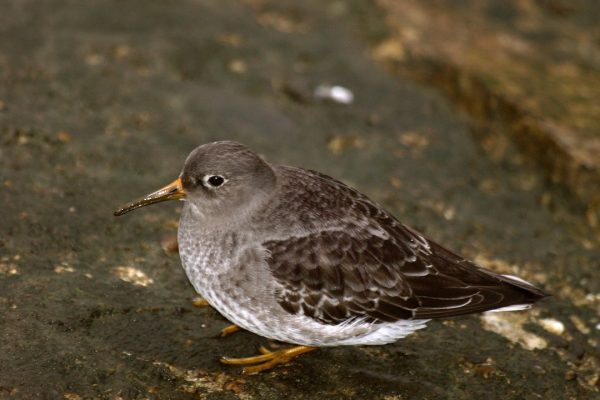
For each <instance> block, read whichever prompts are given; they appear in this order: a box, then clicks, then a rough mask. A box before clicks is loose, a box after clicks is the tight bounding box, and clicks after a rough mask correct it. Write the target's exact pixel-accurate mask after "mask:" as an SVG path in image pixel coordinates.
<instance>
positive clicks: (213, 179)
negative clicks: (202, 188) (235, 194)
mask: <svg viewBox="0 0 600 400" xmlns="http://www.w3.org/2000/svg"><path fill="white" fill-rule="evenodd" d="M204 182H205V183H206V185H207V186H211V187H214V188H216V187H219V186H221V185H222V184H224V183H225V178H223V177H222V176H221V175H210V176H206V177H205V178H204Z"/></svg>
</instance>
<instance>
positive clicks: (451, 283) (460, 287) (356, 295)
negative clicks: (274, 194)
mask: <svg viewBox="0 0 600 400" xmlns="http://www.w3.org/2000/svg"><path fill="white" fill-rule="evenodd" d="M336 184H338V183H337V182H336ZM355 193H357V192H355ZM354 201H355V205H354V206H352V207H351V208H350V209H348V210H347V211H348V213H347V214H346V217H344V218H341V219H339V220H338V223H337V224H333V225H332V224H329V225H328V227H327V229H323V230H313V231H310V232H306V233H303V234H298V235H296V236H290V237H287V238H285V239H283V238H282V239H281V240H269V241H267V242H265V243H264V246H265V248H266V249H267V250H268V251H269V253H270V257H269V258H268V259H267V262H268V265H269V268H270V271H271V273H272V274H273V277H274V278H275V280H276V281H277V282H278V284H279V290H277V291H276V295H277V297H278V302H279V304H280V305H281V306H282V307H283V308H284V309H285V310H286V311H288V312H290V313H292V314H297V313H303V314H305V315H307V316H309V317H312V318H314V319H316V320H319V321H321V322H323V323H328V324H338V323H342V322H345V321H350V320H353V319H358V318H362V319H364V320H366V321H371V322H374V323H378V322H392V321H398V320H402V319H429V318H443V317H451V316H457V315H463V314H469V313H473V312H482V311H487V310H493V309H500V308H505V307H510V306H517V307H518V306H521V305H528V304H531V303H534V302H535V301H536V300H539V299H540V298H541V297H544V296H545V293H544V292H542V291H541V290H539V289H536V288H535V287H533V286H531V285H529V284H528V283H527V282H525V281H522V280H520V279H518V278H516V279H515V278H512V277H508V276H504V275H498V274H495V273H493V272H491V271H487V270H485V269H483V268H481V267H479V266H477V265H476V264H474V263H472V262H470V261H467V260H465V259H463V258H461V257H460V256H458V255H456V254H455V253H453V252H451V251H449V250H447V249H445V248H443V247H442V246H440V245H438V244H436V243H435V242H432V241H430V240H427V239H426V238H424V237H423V236H422V235H421V234H419V233H418V232H416V231H414V230H412V229H410V228H408V227H406V226H405V225H403V224H401V223H400V222H399V221H397V220H396V219H394V218H393V217H392V216H390V215H389V214H387V213H386V212H385V211H383V210H382V209H380V208H378V207H376V206H375V205H374V204H373V203H371V202H370V200H368V199H367V198H366V197H364V196H360V197H359V198H355V199H354ZM336 225H337V226H336Z"/></svg>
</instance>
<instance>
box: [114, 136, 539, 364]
mask: <svg viewBox="0 0 600 400" xmlns="http://www.w3.org/2000/svg"><path fill="white" fill-rule="evenodd" d="M177 199H179V200H183V201H184V205H183V209H182V211H181V217H180V221H179V227H178V232H177V240H178V245H179V254H180V258H181V263H182V265H183V268H184V270H185V273H186V275H187V277H188V279H189V280H190V282H191V284H192V285H193V287H194V289H195V290H196V291H197V292H198V293H199V295H200V296H201V297H202V298H203V299H205V301H206V303H208V304H209V305H210V306H212V307H213V308H215V309H216V310H217V311H218V312H219V313H221V314H222V315H223V316H224V317H225V318H226V319H228V320H229V321H231V322H232V323H233V324H234V325H235V326H237V327H239V328H242V329H245V330H247V331H250V332H252V333H255V334H257V335H259V336H262V337H264V338H267V339H271V340H276V341H280V342H285V343H288V344H291V345H293V346H292V347H290V348H285V349H280V350H277V351H271V350H268V349H267V348H265V347H261V348H260V349H259V350H260V353H261V354H259V355H257V356H253V357H244V358H230V357H222V358H221V361H222V362H223V363H225V364H233V365H242V366H245V368H244V369H243V372H244V373H248V374H253V373H257V372H260V371H264V370H268V369H270V368H272V367H274V366H276V365H278V364H283V363H287V362H288V361H290V360H292V359H294V358H295V357H297V356H299V355H300V354H303V353H307V352H310V351H313V350H315V349H317V348H321V347H331V346H343V345H350V346H352V345H384V344H388V343H393V342H396V341H397V340H399V339H401V338H404V337H405V336H407V335H409V334H411V333H413V332H414V331H416V330H418V329H422V328H424V327H425V326H426V323H427V322H429V321H430V320H432V319H436V318H449V317H455V316H460V315H465V314H472V313H480V312H488V311H516V310H522V309H527V308H529V307H530V306H531V305H532V304H533V303H535V302H537V301H538V300H540V299H542V298H544V297H547V296H549V294H548V293H547V292H545V291H544V290H542V289H539V288H537V287H535V286H534V285H533V284H531V283H529V282H527V281H525V280H523V279H521V278H519V277H516V276H512V275H506V274H499V273H495V272H492V271H490V270H487V269H484V268H483V267H481V266H479V265H477V264H476V263H474V262H472V261H469V260H467V259H465V258H464V257H461V256H459V255H458V254H456V253H455V252H453V251H451V250H448V249H447V248H446V247H443V246H442V245H440V244H438V243H436V242H435V241H433V240H431V239H429V238H427V237H425V236H424V235H423V234H421V233H419V232H418V231H417V230H415V229H412V228H410V227H409V226H407V225H405V224H403V223H401V222H400V221H399V220H398V219H397V218H395V217H394V216H393V215H392V214H391V213H389V212H387V211H386V210H384V209H383V208H382V207H380V206H379V205H377V204H376V203H375V202H374V201H372V200H371V199H369V198H368V197H367V196H366V195H364V194H362V193H360V192H359V191H358V190H356V189H354V188H352V187H350V186H348V185H346V184H344V183H342V182H341V181H339V180H337V179H334V178H332V177H330V176H327V175H325V174H322V173H319V172H316V171H312V170H308V169H303V168H298V167H293V166H286V165H279V164H272V163H268V162H267V161H265V160H264V159H263V158H262V157H260V156H259V155H258V154H257V153H256V152H254V151H252V150H251V149H250V148H248V147H246V146H245V145H243V144H241V143H238V142H234V141H217V142H212V143H207V144H203V145H200V146H198V147H197V148H195V149H194V150H193V151H192V152H191V153H190V155H189V156H188V157H187V159H186V160H185V163H184V165H183V169H182V170H181V173H180V174H179V176H178V177H177V179H175V180H174V181H173V182H172V183H170V184H168V185H167V186H165V187H163V188H161V189H159V190H157V191H155V192H152V193H150V194H148V195H147V196H144V197H143V198H141V199H139V200H137V201H133V202H131V203H128V204H126V205H124V206H123V207H121V208H119V209H118V210H117V211H115V212H114V214H115V215H116V216H119V215H123V214H125V213H127V212H129V211H132V210H134V209H137V208H140V207H144V206H147V205H150V204H154V203H158V202H163V201H167V200H177ZM234 330H235V328H234Z"/></svg>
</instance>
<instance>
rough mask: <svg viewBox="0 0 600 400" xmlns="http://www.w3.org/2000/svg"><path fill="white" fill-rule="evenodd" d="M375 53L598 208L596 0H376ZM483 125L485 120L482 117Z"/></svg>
mask: <svg viewBox="0 0 600 400" xmlns="http://www.w3.org/2000/svg"><path fill="white" fill-rule="evenodd" d="M377 4H378V5H380V6H381V7H382V8H383V9H384V10H385V13H384V15H385V17H384V18H385V20H386V22H387V26H389V28H390V30H389V31H388V32H387V33H386V34H383V35H382V38H381V39H380V40H381V41H380V43H379V44H378V48H377V50H376V52H375V54H376V56H377V57H378V58H379V59H380V60H382V61H385V62H386V63H388V64H391V65H392V66H393V67H394V69H396V70H397V72H400V73H404V74H407V75H409V76H411V77H412V78H414V79H417V80H419V81H421V82H424V83H427V84H429V85H433V86H435V87H438V88H440V89H441V90H443V91H444V92H445V93H447V94H448V95H450V96H451V97H452V98H453V100H454V102H455V103H456V104H457V105H459V106H460V107H461V108H463V109H465V110H467V112H469V114H470V115H471V116H472V117H473V118H475V119H479V120H484V121H485V123H486V124H487V125H489V124H490V123H492V124H496V125H497V124H500V125H503V126H504V127H505V129H506V131H507V133H509V134H510V135H511V136H512V138H513V139H514V140H515V142H516V143H517V144H518V145H519V147H520V148H521V150H522V151H524V152H525V153H526V154H527V155H528V156H529V158H530V159H532V160H535V161H536V162H537V163H538V164H539V165H540V166H541V167H542V169H543V170H544V171H545V174H546V175H547V176H548V177H549V178H550V179H551V180H552V181H554V182H558V183H560V184H562V185H564V186H566V187H567V188H568V189H569V190H570V191H572V192H573V193H574V194H575V195H576V196H577V197H579V198H580V200H582V201H583V203H584V204H586V205H587V207H588V220H589V221H590V223H591V224H592V225H594V226H598V223H599V217H600V195H599V193H600V157H598V154H600V126H599V125H598V121H599V120H600V107H599V106H598V104H599V100H600V45H599V43H600V30H599V29H598V24H597V21H599V20H600V3H598V2H596V1H593V0H589V1H588V0H582V1H574V2H569V1H562V0H550V1H519V0H509V1H497V0H483V1H479V0H469V1H462V2H460V3H458V4H457V3H456V2H439V1H428V0H426V1H410V0H409V1H393V0H379V1H377ZM488 129H489V127H488Z"/></svg>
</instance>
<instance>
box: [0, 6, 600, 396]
mask: <svg viewBox="0 0 600 400" xmlns="http://www.w3.org/2000/svg"><path fill="white" fill-rule="evenodd" d="M384 19H385V16H384V15H383V14H382V11H381V9H377V8H376V6H375V5H374V4H371V3H369V2H363V1H351V2H333V1H332V2H318V1H307V2H302V3H299V2H293V1H283V2H267V1H242V2H236V1H224V2H208V1H201V2H197V1H181V2H176V3H170V2H145V1H130V2H118V1H108V2H100V1H92V2H86V3H82V2H77V1H57V2H52V3H42V2H34V1H14V2H7V4H6V5H5V6H4V10H3V12H2V14H1V15H0V26H2V29H1V31H0V71H1V75H0V80H1V84H0V105H1V106H0V132H1V134H0V339H1V340H0V397H1V398H67V399H79V398H81V399H83V398H106V399H135V398H161V399H165V398H170V399H196V398H206V399H237V398H239V399H263V398H264V399H280V398H284V397H285V398H298V399H312V398H351V399H364V398H373V399H407V398H422V399H438V398H449V399H470V398H473V399H476V398H482V397H485V398H490V399H536V398H557V399H558V398H565V399H571V398H572V399H593V398H600V397H599V395H598V389H599V385H600V383H599V375H598V374H599V372H598V371H599V370H600V365H599V363H598V359H599V357H600V351H599V350H598V348H599V341H600V329H598V327H599V325H598V324H600V317H599V315H600V280H599V279H598V269H599V267H600V264H599V261H598V260H599V259H600V233H599V232H598V230H597V228H594V227H593V226H592V225H591V224H589V223H588V222H586V218H585V211H586V210H585V208H584V207H583V206H581V205H580V204H581V203H580V202H579V200H577V199H576V198H575V196H573V195H572V194H571V193H569V192H567V191H565V190H563V189H561V187H557V186H554V185H552V184H550V183H548V182H547V180H546V178H545V177H546V174H545V172H544V170H543V168H539V167H538V166H537V164H536V163H535V162H532V161H531V153H528V152H525V153H522V152H520V151H519V150H518V146H515V145H514V144H513V142H512V140H511V139H510V138H511V134H510V133H509V132H506V131H504V130H503V129H502V128H503V127H502V126H500V127H499V126H496V125H494V126H493V129H492V128H490V130H489V131H490V132H487V130H486V127H487V125H485V124H486V121H485V120H484V121H482V120H480V119H477V118H473V117H472V115H471V116H469V115H465V114H463V113H462V112H460V110H459V107H457V105H456V104H455V103H453V101H452V100H451V99H450V100H449V99H448V98H446V97H444V96H443V94H442V93H441V92H439V91H438V90H436V89H435V88H433V87H431V86H429V85H424V84H423V83H417V82H415V81H413V80H411V79H410V78H407V77H406V76H404V77H403V75H400V76H398V75H395V74H392V73H389V72H388V71H387V70H386V68H385V66H384V65H382V64H380V63H379V60H380V58H378V57H376V53H375V51H376V50H377V46H375V45H373V43H374V42H375V41H376V39H377V38H383V37H384V36H385V35H387V33H386V32H383V33H382V32H380V31H379V30H380V29H381V30H382V31H383V30H385V29H387V28H385V26H386V25H385V23H384ZM319 85H330V86H334V85H341V86H344V87H346V88H349V89H350V90H352V92H353V95H354V101H353V102H352V103H351V104H348V105H344V104H338V103H335V102H332V101H322V100H315V99H314V96H313V92H314V89H315V88H316V87H318V86H319ZM482 132H486V133H485V134H482ZM216 139H234V140H239V141H242V142H244V143H246V144H247V145H249V146H251V147H252V148H254V149H256V150H257V151H259V152H260V153H261V154H263V155H264V156H265V157H266V158H267V159H268V160H269V161H271V162H281V163H286V164H293V165H299V166H303V167H307V168H312V169H317V170H320V171H322V172H325V173H327V174H330V175H333V176H336V177H338V178H340V179H342V180H344V181H346V182H347V183H349V184H351V185H354V186H356V187H357V188H359V189H360V190H361V191H363V192H365V193H367V194H368V195H369V196H371V197H372V198H373V199H375V200H377V201H378V202H379V203H380V204H381V205H383V206H384V207H386V208H387V209H389V210H390V211H392V212H393V213H394V214H395V215H396V216H397V217H398V218H399V219H401V220H402V221H404V222H406V223H407V224H409V225H411V226H413V227H415V228H417V229H419V230H421V231H422V232H424V233H425V234H427V235H428V236H430V237H432V238H434V239H436V240H437V241H439V242H442V243H444V244H446V245H447V246H448V247H450V248H453V249H455V250H457V251H460V252H462V253H463V254H464V255H465V256H468V257H470V258H472V259H475V260H476V261H477V262H479V263H481V264H482V265H484V266H486V267H488V268H490V269H492V270H495V271H498V272H503V273H513V274H517V275H519V276H522V277H523V278H525V279H528V280H531V281H533V282H536V283H538V284H540V285H541V286H543V287H544V288H546V289H547V290H548V291H550V292H552V293H553V294H554V297H553V298H551V299H549V300H546V301H544V302H542V303H541V304H540V305H539V306H538V307H536V308H535V309H534V310H532V311H530V312H521V313H510V314H495V315H492V316H490V315H488V316H470V317H464V318H457V319H454V320H450V321H437V322H432V323H430V324H429V327H428V329H426V330H423V331H419V332H418V333H416V334H414V335H412V336H410V337H408V338H406V339H405V340H402V341H400V342H398V343H395V344H392V345H387V346H381V347H339V348H331V349H323V350H319V351H317V352H313V353H310V354H307V355H305V356H303V357H301V358H299V359H297V360H295V361H293V362H292V363H290V364H288V365H286V366H284V367H281V368H277V369H275V370H273V371H272V372H268V373H264V374H260V375H256V376H241V375H240V374H239V372H240V371H239V369H237V368H235V367H231V366H225V365H221V364H220V363H219V362H218V357H219V356H221V355H229V356H247V355H253V354H255V353H256V351H257V349H258V347H259V346H260V345H263V344H268V343H267V341H266V340H265V339H262V338H260V337H257V336H254V335H252V334H249V333H247V332H240V333H236V334H234V335H232V336H230V337H227V338H219V337H218V334H219V332H220V329H222V328H223V327H225V326H226V325H228V323H227V321H225V320H224V319H223V318H221V317H220V316H219V315H218V314H217V313H216V312H215V311H214V310H211V309H210V308H197V307H194V306H193V305H192V300H193V298H194V297H195V293H194V291H193V289H192V287H191V286H190V285H189V283H188V282H187V280H186V278H185V276H184V273H183V271H182V269H181V267H180V265H179V260H178V257H177V256H176V255H175V254H173V245H172V243H169V235H172V234H173V233H174V232H175V230H176V226H177V218H178V210H179V206H178V205H177V204H171V205H169V204H164V205H159V206H153V207H152V208H147V209H143V210H140V211H137V212H135V213H132V214H130V215H127V216H125V217H122V218H120V219H114V218H113V217H112V211H113V209H115V208H116V207H117V206H118V205H120V204H121V203H123V202H125V201H128V200H130V199H132V198H135V197H137V196H139V195H142V194H145V193H147V192H149V191H151V190H154V189H156V188H158V187H160V186H162V185H164V184H165V183H167V182H169V181H170V180H172V179H173V178H174V177H175V176H176V175H177V174H178V173H179V169H180V167H181V165H182V163H183V160H184V159H185V157H186V156H187V154H188V153H189V151H191V150H192V149H193V148H194V147H195V146H196V145H198V144H201V143H204V142H208V141H212V140H216ZM271 345H273V346H277V345H279V344H276V343H273V344H271Z"/></svg>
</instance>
